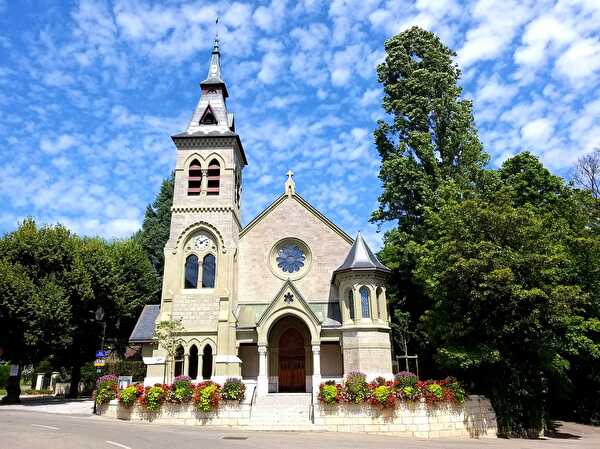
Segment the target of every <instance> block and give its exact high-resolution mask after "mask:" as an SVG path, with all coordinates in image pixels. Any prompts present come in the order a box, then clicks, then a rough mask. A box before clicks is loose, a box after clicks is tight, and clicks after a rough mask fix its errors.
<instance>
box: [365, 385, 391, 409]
mask: <svg viewBox="0 0 600 449" xmlns="http://www.w3.org/2000/svg"><path fill="white" fill-rule="evenodd" d="M371 398H372V400H371V402H375V403H376V404H381V405H383V406H384V407H387V406H391V405H393V404H394V400H395V399H396V396H394V390H393V389H392V388H391V387H388V386H387V385H379V386H378V387H375V388H374V389H373V393H372V394H371Z"/></svg>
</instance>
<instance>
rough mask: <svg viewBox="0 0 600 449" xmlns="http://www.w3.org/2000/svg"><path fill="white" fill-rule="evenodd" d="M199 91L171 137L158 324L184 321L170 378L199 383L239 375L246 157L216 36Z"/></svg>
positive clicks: (159, 353)
mask: <svg viewBox="0 0 600 449" xmlns="http://www.w3.org/2000/svg"><path fill="white" fill-rule="evenodd" d="M200 89H201V92H200V99H199V101H198V104H197V105H196V108H195V110H194V113H193V114H192V118H191V120H190V122H189V124H188V126H187V128H186V130H185V131H184V132H182V133H180V134H176V135H174V136H172V140H173V142H174V143H175V146H176V148H177V159H176V167H175V186H174V194H173V207H172V210H171V225H170V235H169V240H168V242H167V244H166V245H165V270H164V276H163V287H162V297H161V309H160V316H159V318H158V319H157V322H158V321H165V320H180V321H181V323H182V325H183V331H182V332H181V335H180V338H181V342H182V351H181V352H180V353H181V354H182V355H181V356H180V359H179V361H177V360H176V361H175V362H174V366H175V368H173V367H171V368H167V370H170V371H171V372H172V375H175V374H186V375H190V376H191V377H194V375H195V376H197V377H196V380H200V379H201V378H205V377H206V373H209V374H210V375H211V376H210V377H211V378H213V379H217V380H222V379H224V378H225V377H232V376H233V377H235V376H239V375H240V359H239V358H238V357H237V349H236V338H235V325H236V320H235V317H234V315H233V310H235V306H236V301H237V291H236V289H237V271H238V269H237V248H238V241H239V233H240V230H241V216H240V201H241V191H242V171H243V169H244V166H246V165H247V160H246V155H245V154H244V149H243V147H242V143H241V141H240V138H239V136H238V135H237V134H236V132H235V122H234V117H233V113H231V112H229V111H228V110H227V103H226V102H227V97H228V96H229V93H228V91H227V86H226V84H225V81H224V80H223V76H222V74H221V51H220V48H219V40H218V37H217V38H215V42H214V46H213V49H212V53H211V57H210V63H209V68H208V76H207V78H206V79H205V80H204V81H202V82H201V83H200ZM155 353H156V354H155V355H161V354H163V353H164V351H161V348H158V349H157V350H155ZM198 354H200V355H198ZM207 354H208V355H207ZM181 357H183V358H181ZM196 358H197V359H196ZM192 359H193V360H192ZM208 364H210V367H208V366H207V365H208ZM189 367H193V368H189ZM149 372H150V371H149ZM149 375H150V374H149ZM200 376H201V377H200Z"/></svg>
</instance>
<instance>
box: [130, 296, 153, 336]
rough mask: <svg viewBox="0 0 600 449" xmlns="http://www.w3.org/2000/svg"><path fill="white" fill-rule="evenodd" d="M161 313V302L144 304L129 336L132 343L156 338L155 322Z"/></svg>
mask: <svg viewBox="0 0 600 449" xmlns="http://www.w3.org/2000/svg"><path fill="white" fill-rule="evenodd" d="M159 313H160V305H159V304H149V305H147V306H144V309H143V310H142V313H140V317H139V318H138V320H137V323H135V327H134V328H133V332H131V336H130V337H129V342H130V343H148V342H151V341H153V339H154V324H155V322H156V318H157V317H158V314H159Z"/></svg>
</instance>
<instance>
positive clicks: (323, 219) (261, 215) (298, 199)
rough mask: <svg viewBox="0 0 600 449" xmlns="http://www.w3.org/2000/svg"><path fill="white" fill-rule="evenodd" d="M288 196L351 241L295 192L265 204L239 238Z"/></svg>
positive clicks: (349, 238)
mask: <svg viewBox="0 0 600 449" xmlns="http://www.w3.org/2000/svg"><path fill="white" fill-rule="evenodd" d="M288 198H289V199H294V200H296V201H298V203H300V204H301V205H302V206H303V207H305V208H306V209H307V210H308V211H309V212H311V213H312V214H313V215H314V216H316V217H317V218H319V219H320V220H321V221H322V222H323V223H325V224H326V225H327V226H328V227H329V228H331V229H332V230H333V231H334V232H336V233H337V234H339V235H340V236H341V237H342V238H343V239H344V240H346V241H347V242H348V243H352V242H353V240H352V237H350V236H349V235H348V234H346V233H345V232H344V231H343V230H342V229H341V228H340V227H339V226H337V225H336V224H335V223H334V222H332V221H331V220H330V219H329V218H327V217H326V216H325V215H323V214H322V213H321V212H319V211H318V210H317V209H316V208H315V207H313V206H312V205H311V204H310V203H309V202H308V201H306V200H305V199H304V198H302V197H301V196H300V195H298V194H297V193H295V192H294V193H293V194H288V193H283V194H282V195H281V196H279V197H278V198H277V199H276V200H275V201H273V202H272V203H271V204H270V205H269V206H267V208H266V209H265V210H263V211H262V212H261V213H260V214H258V215H257V216H256V217H254V218H253V219H252V221H250V223H248V224H247V225H246V226H244V228H243V229H242V231H241V232H240V238H241V237H242V236H243V235H244V234H246V233H247V232H248V231H250V229H252V228H253V227H254V226H255V225H256V224H257V223H259V222H260V221H261V220H262V219H263V218H264V217H266V216H267V215H268V214H269V212H271V211H272V210H273V209H275V208H276V207H277V206H279V205H280V204H281V203H283V202H284V201H285V200H286V199H288Z"/></svg>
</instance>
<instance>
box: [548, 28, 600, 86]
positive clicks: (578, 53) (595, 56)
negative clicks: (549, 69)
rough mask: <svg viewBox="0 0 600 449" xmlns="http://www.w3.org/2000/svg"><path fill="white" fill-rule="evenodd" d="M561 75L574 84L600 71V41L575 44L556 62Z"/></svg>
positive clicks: (581, 41) (590, 40) (585, 40)
mask: <svg viewBox="0 0 600 449" xmlns="http://www.w3.org/2000/svg"><path fill="white" fill-rule="evenodd" d="M556 68H557V71H558V73H559V74H561V75H562V76H564V77H566V78H567V79H569V80H570V81H571V82H572V83H580V82H582V81H584V80H586V79H588V78H590V77H592V76H594V75H595V74H597V72H598V71H599V70H600V40H598V39H594V38H589V39H583V40H580V41H577V42H575V43H574V44H573V45H571V46H570V47H569V48H568V50H567V51H565V52H564V53H563V54H562V55H561V56H560V57H559V58H558V61H557V62H556Z"/></svg>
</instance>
